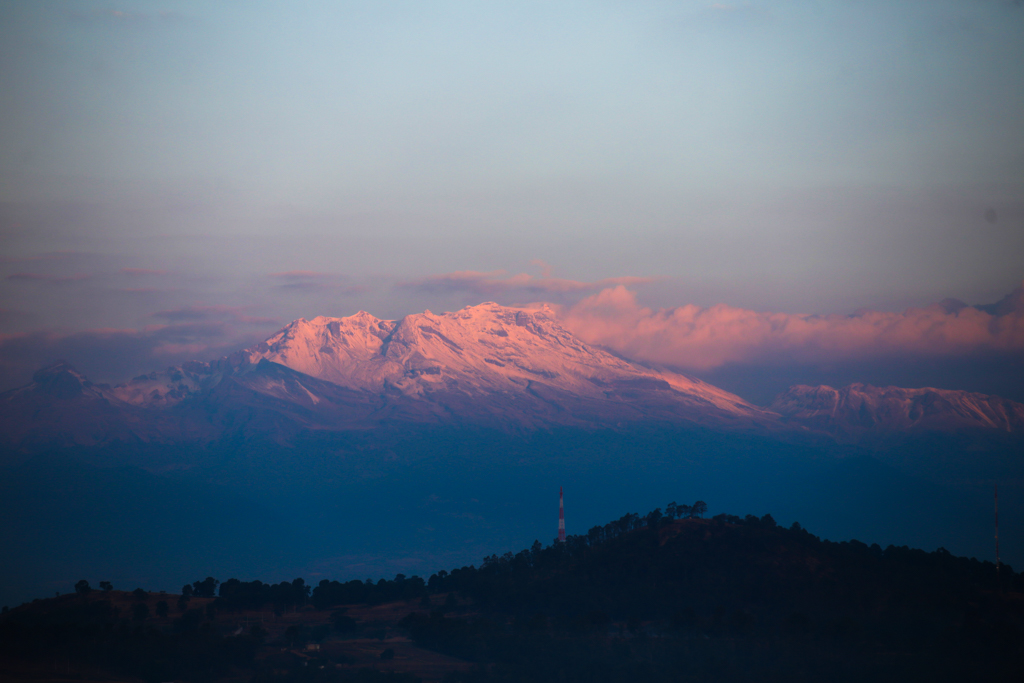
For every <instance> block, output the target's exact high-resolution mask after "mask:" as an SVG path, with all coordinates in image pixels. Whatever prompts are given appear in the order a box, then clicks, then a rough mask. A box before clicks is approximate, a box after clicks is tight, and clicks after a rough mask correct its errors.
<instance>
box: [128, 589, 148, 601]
mask: <svg viewBox="0 0 1024 683" xmlns="http://www.w3.org/2000/svg"><path fill="white" fill-rule="evenodd" d="M132 595H133V596H135V599H136V600H145V599H146V596H148V595H149V593H147V592H146V591H145V590H143V589H142V588H136V589H135V590H133V591H132Z"/></svg>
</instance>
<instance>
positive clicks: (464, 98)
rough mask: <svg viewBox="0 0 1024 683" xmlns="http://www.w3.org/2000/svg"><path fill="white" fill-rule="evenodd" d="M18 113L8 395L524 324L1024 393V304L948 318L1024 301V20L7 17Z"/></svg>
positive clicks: (702, 365)
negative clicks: (507, 319)
mask: <svg viewBox="0 0 1024 683" xmlns="http://www.w3.org/2000/svg"><path fill="white" fill-rule="evenodd" d="M0 92H2V93H4V96H3V97H2V98H0V390H3V389H7V388H11V387H13V386H17V385H19V384H23V383H25V382H27V381H28V380H29V378H30V377H31V373H32V371H33V370H34V369H36V368H38V367H40V366H41V365H42V364H45V363H47V362H50V361H52V360H55V359H56V358H57V357H65V358H66V359H67V360H69V361H70V362H72V363H73V364H75V365H76V366H78V367H80V369H82V370H83V371H84V372H86V374H88V375H89V376H90V377H93V378H94V379H96V380H97V381H121V380H124V379H127V378H128V377H131V376H132V375H134V374H138V373H141V372H145V371H148V370H152V369H157V368H161V367H165V366H166V365H169V364H173V363H177V362H181V361H183V360H185V359H188V358H203V359H206V358H213V357H217V356H218V355H222V354H223V353H226V352H228V351H230V350H233V349H234V348H238V347H240V346H243V345H246V344H250V343H253V342H255V341H259V340H260V339H262V338H264V337H266V336H268V335H269V334H270V333H272V332H273V331H274V330H275V329H277V328H279V327H281V326H282V325H284V324H286V323H287V322H288V321H290V320H292V319H295V318H298V317H313V316H316V315H332V316H343V315H350V314H352V313H355V312H356V311H359V310H367V311H370V312H371V313H373V314H375V315H377V316H378V317H381V318H398V317H401V316H403V315H406V314H409V313H413V312H419V311H422V310H424V309H428V308H429V309H431V310H434V311H442V310H453V309H457V308H460V307H462V306H465V305H470V304H475V303H480V302H482V301H486V300H494V301H498V302H499V303H503V304H516V303H527V302H533V301H550V302H552V303H554V304H556V305H558V306H559V307H560V310H562V311H563V312H564V315H565V319H566V321H567V324H569V325H570V326H572V328H573V329H574V330H575V331H577V333H578V334H580V335H581V336H583V337H584V338H585V339H587V340H588V341H591V342H593V343H601V344H604V345H607V346H609V347H610V348H613V349H615V350H618V351H619V352H621V353H624V354H627V355H630V356H633V357H637V358H639V359H641V360H644V361H648V362H653V363H662V364H667V365H670V366H672V367H677V368H680V369H683V370H686V371H690V372H694V373H698V374H700V373H703V376H705V377H707V378H709V379H711V380H713V381H718V382H719V383H721V384H722V385H723V386H725V387H726V388H731V389H733V390H736V391H738V392H741V395H745V396H747V397H752V400H753V399H757V400H760V401H766V400H767V398H769V394H770V393H771V392H772V391H775V390H776V389H779V388H780V387H784V386H785V385H787V384H788V383H792V382H794V381H807V382H817V381H825V380H827V381H828V382H834V383H845V382H848V381H857V380H858V379H861V378H863V379H864V380H865V381H867V380H868V379H870V381H872V382H875V383H893V384H898V383H903V384H913V385H921V384H922V383H927V384H935V385H938V386H946V387H947V388H967V389H972V390H978V391H991V392H993V393H1003V394H1005V395H1011V394H1012V395H1014V397H1017V398H1018V400H1024V395H1020V396H1018V394H1019V393H1021V392H1024V389H1021V390H1017V391H1018V394H1014V391H1015V390H1014V387H1016V386H1024V370H1022V367H1024V361H1021V358H1022V357H1024V322H1022V317H1024V308H1022V306H1021V305H1020V299H1019V297H1018V298H1017V299H1012V298H1011V300H1008V301H1009V303H1008V304H1006V305H1004V306H1003V308H1002V309H1000V310H1001V311H1003V312H1002V313H999V314H997V313H996V312H995V311H994V309H993V310H989V311H979V310H977V309H973V308H968V309H965V308H963V307H962V305H961V304H956V303H953V304H951V303H950V302H949V301H946V303H944V304H942V305H941V306H938V308H936V306H937V305H938V304H939V302H943V301H945V300H948V299H956V300H959V301H960V302H962V303H967V304H992V303H995V302H997V301H999V300H1000V299H1002V298H1003V297H1005V296H1007V295H1009V294H1011V293H1012V292H1014V291H1015V289H1016V288H1018V287H1019V286H1020V285H1021V281H1022V279H1024V125H1022V124H1021V121H1024V3H1021V2H1019V1H1014V0H966V1H965V0H958V1H955V2H945V1H943V0H932V1H928V2H925V1H921V2H917V1H914V0H906V1H903V2H897V3H893V2H881V1H878V2H875V1H872V0H863V1H856V2H854V1H852V0H851V1H846V2H844V1H833V2H810V1H808V2H782V1H774V2H735V3H731V2H721V3H714V2H686V1H677V2H653V1H652V2H644V1H642V0H634V1H631V2H610V1H609V2H594V1H592V2H586V3H577V2H571V1H567V2H559V3H550V2H547V3H540V2H537V3H533V2H516V3H479V2H464V3H460V2H386V1H381V2H373V3H342V2H330V3H327V2H324V3H319V2H287V3H285V2H279V3H275V2H221V3H207V2H106V1H104V2H92V1H89V0H82V1H79V2H31V3H26V2H20V1H13V2H9V1H4V0H0ZM1013 302H1017V303H1016V304H1015V303H1013ZM1014 306H1016V308H1015V307H1014ZM1007 368H1010V369H1009V370H1008V369H1007Z"/></svg>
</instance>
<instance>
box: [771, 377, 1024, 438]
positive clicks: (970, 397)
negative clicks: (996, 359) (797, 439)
mask: <svg viewBox="0 0 1024 683" xmlns="http://www.w3.org/2000/svg"><path fill="white" fill-rule="evenodd" d="M768 407H769V409H771V410H773V411H775V412H777V413H779V414H780V415H782V416H784V417H785V418H787V419H789V420H792V421H795V422H800V423H804V424H806V425H808V426H814V427H817V428H821V429H826V430H828V431H839V432H857V431H865V430H881V431H902V430H942V431H953V430H960V429H998V430H1002V431H1007V432H1013V431H1018V430H1022V429H1024V405H1022V404H1020V403H1015V402H1013V401H1010V400H1007V399H1004V398H1000V397H998V396H988V395H985V394H975V393H970V392H967V391H953V390H948V389H933V388H928V387H926V388H921V389H905V388H901V387H874V386H871V385H869V384H851V385H849V386H847V387H843V388H842V389H834V388H832V387H829V386H817V387H809V386H804V385H798V386H793V387H790V388H789V389H788V390H786V391H785V392H784V393H782V394H780V395H779V396H777V397H775V399H774V400H773V401H772V402H771V404H770V405H769V406H768Z"/></svg>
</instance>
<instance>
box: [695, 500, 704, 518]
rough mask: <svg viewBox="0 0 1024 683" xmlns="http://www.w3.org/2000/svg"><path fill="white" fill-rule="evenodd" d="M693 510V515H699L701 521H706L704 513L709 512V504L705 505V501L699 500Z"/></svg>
mask: <svg viewBox="0 0 1024 683" xmlns="http://www.w3.org/2000/svg"><path fill="white" fill-rule="evenodd" d="M691 510H692V511H693V514H695V515H697V516H698V517H700V518H701V519H704V513H705V512H707V511H708V504H707V503H705V502H704V501H703V500H698V501H697V502H696V503H694V504H693V507H692V508H691Z"/></svg>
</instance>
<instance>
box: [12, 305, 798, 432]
mask: <svg viewBox="0 0 1024 683" xmlns="http://www.w3.org/2000/svg"><path fill="white" fill-rule="evenodd" d="M639 421H655V422H659V421H660V422H673V423H674V422H680V421H683V422H690V423H694V424H701V425H708V426H712V427H736V428H744V429H773V428H775V426H776V424H777V422H778V420H777V416H775V415H774V414H773V413H771V412H768V411H766V410H764V409H762V408H759V407H757V406H754V405H751V404H749V403H747V402H746V401H744V400H743V399H741V398H739V397H738V396H735V395H733V394H730V393H728V392H726V391H723V390H721V389H718V388H716V387H714V386H712V385H710V384H707V383H705V382H702V381H700V380H696V379H692V378H690V377H687V376H684V375H681V374H678V373H673V372H668V371H664V370H659V369H653V368H648V367H645V366H642V365H639V364H636V363H631V362H629V361H626V360H623V359H621V358H618V357H616V356H614V355H612V354H610V353H608V352H606V351H604V350H602V349H599V348H595V347H591V346H588V345H586V344H584V343H583V342H581V341H580V340H578V339H577V338H576V337H574V336H573V335H572V334H571V333H569V332H568V331H567V330H566V329H565V328H564V327H562V326H561V325H560V324H559V322H558V321H557V319H556V318H555V316H554V314H553V312H552V311H550V309H548V308H546V307H542V308H537V309H525V308H509V307H504V306H499V305H497V304H493V303H485V304H481V305H479V306H472V307H468V308H466V309H463V310H461V311H457V312H453V313H444V314H441V315H435V314H433V313H430V312H429V311H427V312H424V313H422V314H416V315H410V316H407V317H405V318H403V319H402V320H399V321H392V320H379V319H377V318H375V317H373V316H372V315H370V314H368V313H363V312H361V313H357V314H356V315H353V316H350V317H347V318H326V317H318V318H314V319H313V320H305V319H300V320H296V321H294V322H292V323H291V324H289V325H288V326H287V327H285V328H284V329H282V330H281V331H280V332H278V333H277V334H276V335H274V336H273V337H271V338H270V339H268V340H266V341H265V342H263V343H260V344H257V345H256V346H254V347H252V348H249V349H245V350H243V351H240V352H237V353H235V354H232V355H231V356H228V357H226V358H223V359H221V360H219V361H215V362H212V363H200V362H192V363H186V364H184V365H182V366H179V367H174V368H168V369H167V370H164V371H159V372H154V373H150V374H148V375H143V376H140V377H136V378H135V379H133V380H132V381H130V382H128V383H126V384H123V385H117V386H109V385H97V384H93V383H91V382H89V381H88V380H87V379H86V378H85V377H83V376H82V375H80V374H79V373H77V372H76V371H75V370H74V369H73V368H71V367H70V366H69V365H67V364H66V363H58V364H55V365H53V366H51V367H49V368H46V369H44V370H41V371H40V372H39V373H37V375H36V377H35V380H34V381H33V382H32V383H31V384H30V385H28V386H26V387H22V388H19V389H16V390H13V391H10V392H6V393H5V394H3V395H0V424H2V427H3V437H5V440H7V441H8V442H14V443H18V442H22V441H24V440H25V439H29V440H31V441H34V442H41V443H76V444H81V445H88V444H96V443H103V442H105V441H126V440H128V441H130V440H141V441H146V442H149V441H166V442H169V443H170V442H178V441H182V440H186V441H188V440H202V439H208V438H215V437H216V436H217V435H218V434H221V433H223V432H224V431H225V430H227V431H235V432H237V431H242V432H247V431H257V432H265V433H267V432H278V433H282V434H285V435H287V433H289V432H294V431H296V430H300V429H329V430H343V429H363V428H369V427H372V426H374V425H379V424H382V423H409V422H412V423H419V424H463V423H469V424H482V425H488V426H499V427H502V428H512V429H533V428H538V427H544V426H552V425H567V426H598V427H604V426H615V425H622V424H626V423H636V422H639Z"/></svg>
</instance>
